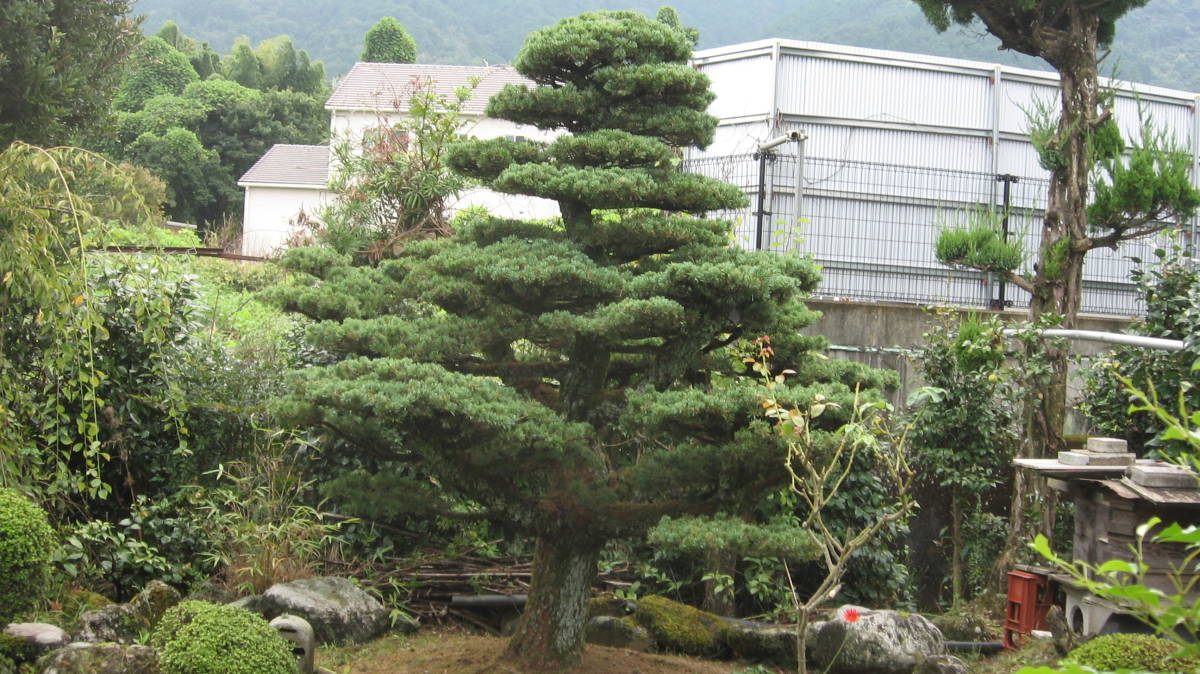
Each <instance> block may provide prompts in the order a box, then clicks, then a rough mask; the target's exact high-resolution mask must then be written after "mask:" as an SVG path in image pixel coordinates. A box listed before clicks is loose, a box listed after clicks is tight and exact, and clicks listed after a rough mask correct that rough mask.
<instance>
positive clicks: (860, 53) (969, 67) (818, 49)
mask: <svg viewBox="0 0 1200 674" xmlns="http://www.w3.org/2000/svg"><path fill="white" fill-rule="evenodd" d="M776 49H778V50H780V51H782V52H793V53H798V54H817V55H822V56H825V57H827V58H834V59H847V60H851V61H859V62H871V63H877V64H884V65H897V66H902V67H909V68H918V69H922V70H940V71H944V72H954V71H962V72H980V71H983V72H991V71H994V70H997V69H998V70H1001V71H1002V72H1003V73H1004V78H1006V79H1016V80H1022V79H1024V80H1030V81H1035V82H1045V83H1048V84H1051V85H1053V86H1058V80H1059V75H1058V73H1057V72H1055V71H1053V70H1033V69H1031V68H1019V67H1016V66H1009V65H1001V64H998V63H989V62H986V61H973V60H968V59H960V58H950V57H945V56H933V55H930V54H918V53H911V52H900V51H891V50H887V49H872V48H869V47H853V46H849V45H840V44H829V43H825V42H811V41H807V40H790V39H782V38H768V39H763V40H755V41H752V42H743V43H739V44H732V45H724V46H721V47H712V48H709V49H700V50H697V51H695V52H693V53H692V59H691V60H692V63H694V64H697V65H704V64H707V63H712V62H719V61H724V60H729V59H742V58H746V57H747V56H751V55H756V54H758V55H767V54H771V53H772V52H773V51H774V50H776ZM1100 81H1101V83H1102V84H1104V85H1105V86H1111V87H1113V88H1116V89H1119V90H1127V91H1135V92H1137V93H1138V94H1141V95H1143V96H1144V95H1150V96H1160V97H1163V98H1167V99H1173V100H1183V101H1187V102H1191V101H1193V99H1194V98H1195V97H1196V94H1195V93H1193V92H1189V91H1182V90H1179V89H1170V88H1167V87H1160V86H1156V85H1152V84H1141V83H1136V82H1128V81H1125V80H1115V79H1111V78H1107V77H1101V78H1100ZM1056 100H1057V99H1056ZM942 103H944V101H943V102H942Z"/></svg>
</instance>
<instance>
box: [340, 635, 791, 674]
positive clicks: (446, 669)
mask: <svg viewBox="0 0 1200 674" xmlns="http://www.w3.org/2000/svg"><path fill="white" fill-rule="evenodd" d="M507 643H508V640H507V639H504V638H499V637H490V636H479V635H474V634H467V633H464V632H460V631H438V632H425V631H422V632H420V633H418V634H416V635H414V636H411V637H405V636H387V637H384V638H382V639H378V640H376V641H373V642H371V643H369V644H363V645H361V646H350V647H344V648H331V649H325V648H322V649H320V650H318V652H317V665H318V666H319V667H324V668H326V669H328V670H330V671H333V672H336V673H337V674H485V673H488V674H490V673H493V672H495V673H497V674H518V670H516V669H513V668H511V667H510V666H508V665H506V663H505V662H504V657H503V652H504V646H505V645H506V644H507ZM748 666H749V665H747V664H745V663H740V664H739V663H736V662H717V661H713V660H702V659H698V658H686V657H677V656H672V655H658V654H650V653H637V652H634V651H630V650H625V649H619V648H608V647H605V646H595V645H589V646H587V648H585V649H584V652H583V661H582V662H581V663H580V665H579V667H578V668H576V669H573V670H571V671H572V674H620V673H627V674H689V673H692V674H729V673H730V672H737V671H740V670H743V669H745V668H747V667H748ZM757 671H763V670H757ZM767 671H770V670H767Z"/></svg>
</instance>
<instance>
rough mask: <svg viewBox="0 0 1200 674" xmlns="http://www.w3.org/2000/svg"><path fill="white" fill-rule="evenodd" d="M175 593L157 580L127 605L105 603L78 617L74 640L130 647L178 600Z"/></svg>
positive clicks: (150, 583) (147, 584)
mask: <svg viewBox="0 0 1200 674" xmlns="http://www.w3.org/2000/svg"><path fill="white" fill-rule="evenodd" d="M180 598H181V597H180V594H179V590H176V589H175V588H173V587H171V586H170V585H167V584H166V583H164V582H162V581H160V580H152V581H150V582H149V583H146V586H145V587H143V588H142V591H141V592H139V593H138V594H137V596H135V597H134V598H133V599H131V600H129V603H128V604H109V605H108V606H101V607H100V608H97V609H93V610H91V611H85V612H84V613H83V614H82V615H80V616H79V631H78V632H76V633H75V640H76V641H86V642H88V643H93V644H98V643H103V642H107V641H114V642H116V643H119V644H131V643H134V642H135V641H137V639H138V637H139V636H140V635H142V634H144V633H146V632H148V631H150V630H151V629H153V628H154V626H155V625H157V624H158V620H159V618H162V615H163V613H165V612H166V610H167V609H169V608H171V607H172V606H174V605H176V604H178V603H179V601H180Z"/></svg>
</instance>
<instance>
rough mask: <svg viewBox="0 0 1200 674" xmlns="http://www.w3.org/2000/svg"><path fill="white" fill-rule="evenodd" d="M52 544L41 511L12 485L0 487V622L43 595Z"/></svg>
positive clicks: (26, 607) (52, 536)
mask: <svg viewBox="0 0 1200 674" xmlns="http://www.w3.org/2000/svg"><path fill="white" fill-rule="evenodd" d="M54 547H55V540H54V530H53V529H51V528H50V524H49V522H47V521H46V513H45V511H43V510H42V509H41V508H39V507H38V506H36V505H34V503H33V502H32V501H30V500H29V499H28V498H26V497H25V496H24V495H22V494H21V493H20V492H18V491H16V490H15V489H0V579H3V580H2V581H0V624H8V623H9V622H10V621H11V620H12V619H13V618H14V617H16V616H17V615H18V614H20V613H21V612H23V611H27V610H29V609H32V608H34V607H36V606H37V603H38V602H39V601H40V600H41V599H43V598H44V596H45V593H46V591H47V589H48V587H49V576H50V553H51V552H52V551H53V550H54Z"/></svg>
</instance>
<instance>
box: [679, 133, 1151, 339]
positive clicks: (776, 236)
mask: <svg viewBox="0 0 1200 674" xmlns="http://www.w3.org/2000/svg"><path fill="white" fill-rule="evenodd" d="M684 168H685V170H687V171H689V172H692V173H699V174H702V175H707V176H710V177H713V178H718V179H720V180H723V181H725V182H728V183H731V184H734V185H737V186H739V187H741V188H742V189H743V190H745V192H746V194H747V196H748V198H749V200H750V206H749V207H748V208H746V209H742V210H739V211H726V212H720V213H710V214H709V215H710V217H720V218H724V219H728V220H731V221H733V225H734V235H735V240H736V243H737V245H739V246H742V247H744V248H748V249H755V248H761V249H765V250H775V251H780V252H782V251H797V252H800V253H801V254H807V255H811V256H812V257H813V259H814V260H815V261H816V262H817V263H818V264H820V265H821V267H822V281H821V285H820V287H819V288H818V290H817V291H816V293H815V294H816V296H818V297H823V298H830V299H849V300H873V301H892V302H911V303H919V304H934V303H943V304H951V305H958V306H975V307H985V308H994V307H998V306H1001V305H1002V304H1003V305H1004V306H1010V307H1027V306H1028V305H1029V294H1028V293H1026V292H1025V291H1023V290H1021V289H1020V288H1017V287H1015V286H1013V285H1012V284H1003V283H1000V282H999V281H998V279H997V278H996V277H994V276H993V275H990V274H986V273H981V272H976V271H962V270H952V269H949V268H947V267H946V266H944V265H942V264H940V263H939V262H938V261H937V259H936V257H935V256H934V241H935V240H936V238H937V234H938V231H939V229H941V228H943V227H948V226H955V225H959V224H962V223H965V222H966V221H967V220H968V219H969V218H970V217H971V216H972V215H973V213H975V212H977V211H979V210H980V209H984V210H991V209H996V210H995V212H998V213H1005V212H1007V213H1008V214H1009V217H1008V231H1009V232H1010V239H1011V240H1019V241H1021V242H1022V243H1023V246H1024V250H1025V251H1026V256H1025V257H1026V260H1027V262H1026V265H1027V268H1026V269H1023V270H1022V271H1024V272H1029V271H1031V270H1030V269H1029V268H1028V265H1032V264H1033V263H1034V262H1035V261H1036V258H1037V255H1036V252H1037V251H1038V249H1039V247H1040V243H1041V221H1042V216H1043V209H1044V206H1045V200H1046V195H1047V189H1048V180H1047V179H1046V178H1045V177H1026V176H997V175H994V174H990V173H973V172H966V171H951V170H942V169H928V168H920V167H914V166H901V165H894V164H876V163H870V162H857V161H846V160H841V159H824V158H819V157H804V158H802V159H801V158H799V157H797V156H795V155H786V154H776V155H766V156H765V157H759V156H756V155H736V156H723V157H704V158H698V159H691V160H688V161H687V162H686V163H685V166H684ZM1006 193H1007V194H1006ZM760 194H761V195H763V196H762V198H760ZM1164 243H1165V239H1164V238H1163V237H1149V238H1146V239H1141V240H1135V241H1130V242H1127V243H1125V244H1122V246H1121V248H1120V249H1119V250H1118V251H1112V250H1109V249H1098V250H1094V251H1092V252H1090V253H1089V254H1088V257H1087V261H1086V264H1085V266H1084V291H1083V304H1082V311H1084V312H1087V313H1096V314H1106V315H1121V316H1130V315H1136V314H1140V313H1143V312H1144V311H1145V307H1144V306H1143V303H1142V301H1141V299H1140V298H1139V297H1138V295H1137V293H1136V292H1135V288H1134V286H1133V284H1132V282H1131V281H1130V277H1129V275H1130V272H1132V271H1133V269H1134V267H1135V263H1134V262H1133V260H1132V258H1141V259H1143V260H1149V259H1153V257H1154V256H1153V251H1154V249H1155V248H1157V247H1161V246H1162V245H1164Z"/></svg>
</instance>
